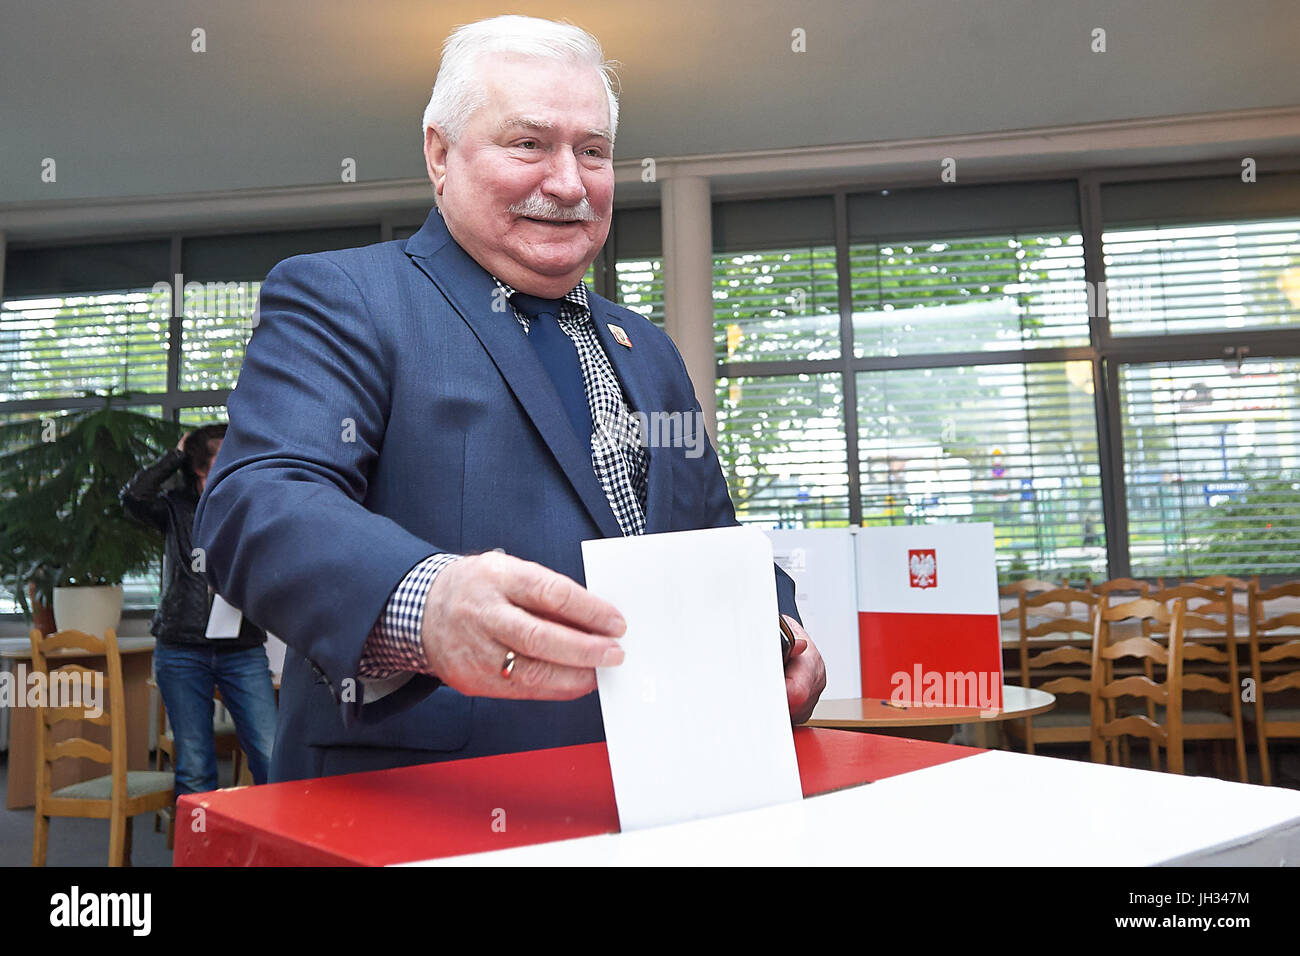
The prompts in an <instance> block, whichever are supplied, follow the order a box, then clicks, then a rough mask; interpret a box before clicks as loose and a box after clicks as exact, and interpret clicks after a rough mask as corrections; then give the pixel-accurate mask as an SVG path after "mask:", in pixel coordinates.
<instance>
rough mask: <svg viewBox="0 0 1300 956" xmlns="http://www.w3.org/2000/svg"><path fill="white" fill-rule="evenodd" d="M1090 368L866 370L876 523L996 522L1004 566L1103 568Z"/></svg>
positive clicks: (865, 503)
mask: <svg viewBox="0 0 1300 956" xmlns="http://www.w3.org/2000/svg"><path fill="white" fill-rule="evenodd" d="M1092 388H1093V384H1092V367H1091V364H1090V363H1088V362H1066V363H1061V362H1054V363H1035V364H1029V365H984V366H966V367H955V368H923V369H897V370H889V371H882V372H862V373H859V375H858V426H859V438H858V456H859V461H860V473H861V482H862V515H863V521H864V523H865V524H867V525H891V524H926V523H930V522H935V521H991V522H993V524H994V527H995V534H996V545H997V559H998V564H999V567H1000V569H1001V570H1002V571H1003V572H1007V571H1024V570H1030V571H1032V572H1033V573H1034V574H1035V575H1040V574H1043V573H1047V572H1052V573H1053V574H1058V575H1059V574H1068V575H1070V576H1071V577H1075V576H1079V577H1086V576H1088V575H1092V576H1093V577H1096V576H1097V574H1099V573H1104V570H1105V560H1106V550H1105V531H1104V527H1103V520H1102V504H1101V482H1100V466H1099V462H1098V450H1097V433H1096V425H1095V418H1094V412H1093V407H1094V406H1093V397H1092Z"/></svg>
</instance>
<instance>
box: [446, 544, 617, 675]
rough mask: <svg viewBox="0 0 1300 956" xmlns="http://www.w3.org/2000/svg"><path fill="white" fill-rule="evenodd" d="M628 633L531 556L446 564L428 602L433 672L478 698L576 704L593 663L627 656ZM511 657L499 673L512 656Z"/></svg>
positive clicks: (610, 612) (610, 609)
mask: <svg viewBox="0 0 1300 956" xmlns="http://www.w3.org/2000/svg"><path fill="white" fill-rule="evenodd" d="M626 630H627V624H626V622H625V621H624V620H623V616H622V615H621V614H619V612H618V610H617V609H616V608H615V607H614V606H613V605H612V604H610V603H609V602H608V601H605V600H602V599H601V598H598V597H596V596H595V595H594V594H592V593H591V592H590V591H588V590H587V589H586V588H584V587H582V586H581V585H580V584H578V583H577V582H575V581H573V580H572V579H570V578H567V577H565V576H564V575H563V574H559V573H557V572H555V571H552V570H551V569H549V568H545V567H543V566H542V565H540V564H535V563H534V562H532V561H524V560H523V559H521V558H515V557H511V556H510V555H507V554H500V553H497V552H488V553H487V554H476V555H471V556H469V557H465V558H461V559H460V560H458V561H453V562H452V563H451V564H449V565H447V566H446V567H445V568H443V569H442V570H441V571H440V572H438V575H437V577H435V578H434V580H433V585H432V586H431V587H430V588H429V593H428V594H427V595H426V596H425V600H424V623H423V627H422V629H421V638H422V639H423V642H424V652H425V658H426V660H427V662H428V665H429V671H430V672H431V673H434V674H437V675H438V677H439V678H440V679H441V680H442V682H443V683H444V684H447V685H448V686H450V687H454V688H455V689H456V690H458V691H460V692H461V693H462V694H466V695H469V696H474V697H510V698H517V699H526V700H573V699H575V698H578V697H582V696H583V695H585V694H589V693H591V692H592V691H593V690H595V689H596V671H595V669H594V668H597V667H611V666H614V665H616V664H621V663H622V662H623V649H622V648H621V647H620V646H619V644H618V641H617V640H615V638H617V637H620V636H622V634H623V632H624V631H626ZM510 651H514V652H515V654H516V656H517V657H516V660H515V665H514V669H513V671H512V672H511V674H510V676H509V677H503V676H502V673H501V670H502V665H503V664H504V663H505V661H506V655H507V653H508V652H510Z"/></svg>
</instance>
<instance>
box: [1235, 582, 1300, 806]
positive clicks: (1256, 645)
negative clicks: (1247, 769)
mask: <svg viewBox="0 0 1300 956" xmlns="http://www.w3.org/2000/svg"><path fill="white" fill-rule="evenodd" d="M1280 598H1300V581H1289V582H1287V583H1286V584H1279V585H1277V586H1276V587H1272V588H1267V589H1265V590H1260V588H1259V583H1258V582H1252V583H1251V585H1250V587H1249V588H1248V589H1247V591H1246V603H1247V607H1248V608H1249V612H1248V617H1247V619H1248V620H1249V621H1250V670H1251V675H1252V676H1253V677H1254V679H1255V737H1256V740H1257V741H1258V742H1259V765H1260V767H1261V768H1262V774H1263V780H1264V785H1265V786H1269V785H1271V784H1272V782H1273V768H1272V766H1271V765H1270V763H1269V757H1268V742H1269V740H1270V739H1273V738H1290V737H1300V706H1295V707H1288V706H1278V704H1277V703H1275V702H1274V701H1265V699H1264V698H1265V695H1278V694H1281V693H1283V692H1284V691H1288V690H1289V691H1292V692H1293V695H1292V696H1295V693H1294V692H1300V666H1297V667H1296V669H1294V670H1284V671H1283V673H1281V674H1278V675H1276V676H1274V677H1270V678H1269V679H1268V680H1267V681H1265V680H1264V679H1263V676H1264V675H1263V665H1265V664H1281V663H1282V662H1284V661H1289V660H1300V639H1297V638H1292V639H1291V640H1287V641H1283V642H1282V643H1280V644H1275V645H1273V646H1272V647H1270V648H1269V649H1268V650H1262V649H1261V648H1260V639H1261V637H1262V636H1263V635H1265V634H1270V633H1272V632H1274V631H1278V630H1281V629H1282V628H1300V610H1295V611H1291V610H1284V611H1283V612H1282V613H1280V614H1274V615H1272V616H1271V617H1270V616H1269V615H1268V610H1269V609H1268V604H1269V602H1271V601H1277V600H1278V599H1280ZM1283 666H1284V667H1285V666H1286V665H1283ZM1275 700H1276V698H1275Z"/></svg>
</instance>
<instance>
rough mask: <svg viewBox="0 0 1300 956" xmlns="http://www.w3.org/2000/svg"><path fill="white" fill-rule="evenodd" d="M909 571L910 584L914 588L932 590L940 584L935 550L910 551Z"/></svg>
mask: <svg viewBox="0 0 1300 956" xmlns="http://www.w3.org/2000/svg"><path fill="white" fill-rule="evenodd" d="M907 571H908V577H909V583H910V584H911V585H912V587H914V588H932V587H934V586H935V585H936V584H938V583H939V570H938V567H937V565H936V563H935V558H934V550H933V549H930V550H926V551H908V552H907Z"/></svg>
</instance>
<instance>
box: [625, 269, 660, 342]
mask: <svg viewBox="0 0 1300 956" xmlns="http://www.w3.org/2000/svg"><path fill="white" fill-rule="evenodd" d="M614 291H615V294H616V295H617V296H618V302H619V304H620V305H622V306H625V307H626V308H629V309H631V310H632V311H633V312H636V313H638V314H640V315H643V316H645V317H646V318H647V319H649V320H650V321H651V322H653V323H654V324H655V325H657V326H659V327H660V328H663V325H664V263H663V260H662V259H620V260H618V261H617V262H615V263H614Z"/></svg>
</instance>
